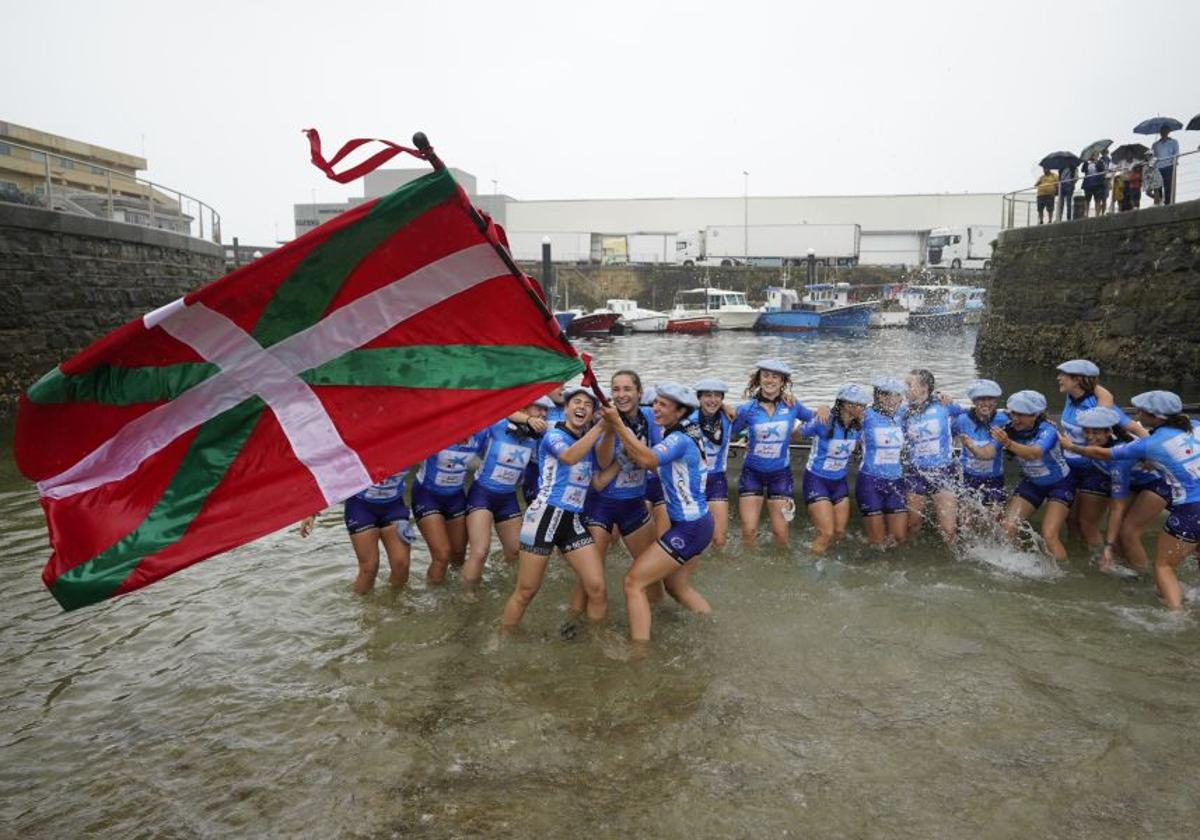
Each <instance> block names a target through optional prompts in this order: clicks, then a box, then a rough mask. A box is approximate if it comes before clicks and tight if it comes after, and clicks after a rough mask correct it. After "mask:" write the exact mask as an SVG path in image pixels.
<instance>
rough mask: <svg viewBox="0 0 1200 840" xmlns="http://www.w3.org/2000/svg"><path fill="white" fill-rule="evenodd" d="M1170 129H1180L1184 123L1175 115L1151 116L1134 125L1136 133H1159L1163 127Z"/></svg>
mask: <svg viewBox="0 0 1200 840" xmlns="http://www.w3.org/2000/svg"><path fill="white" fill-rule="evenodd" d="M1164 128H1165V129H1167V130H1168V131H1179V129H1181V128H1183V123H1181V122H1180V121H1179V120H1177V119H1175V118H1174V117H1151V118H1150V119H1148V120H1142V121H1141V122H1140V123H1138V124H1137V125H1135V126H1134V127H1133V133H1134V134H1158V132H1160V131H1162V130H1163V129H1164Z"/></svg>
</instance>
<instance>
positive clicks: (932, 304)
mask: <svg viewBox="0 0 1200 840" xmlns="http://www.w3.org/2000/svg"><path fill="white" fill-rule="evenodd" d="M962 288H963V287H961V286H927V287H925V289H924V295H923V297H922V300H921V304H920V305H919V306H917V307H916V308H914V309H913V310H912V311H910V312H909V313H908V328H909V329H910V330H921V331H923V332H954V331H957V330H961V329H962V328H963V324H964V323H966V320H967V307H966V295H965V294H964V293H963V292H962V291H961V290H962Z"/></svg>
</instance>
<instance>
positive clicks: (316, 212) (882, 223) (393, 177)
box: [295, 169, 1001, 266]
mask: <svg viewBox="0 0 1200 840" xmlns="http://www.w3.org/2000/svg"><path fill="white" fill-rule="evenodd" d="M428 171H429V170H428V169H381V170H377V171H376V172H372V173H370V174H369V175H367V176H366V178H365V179H364V190H363V191H364V198H362V199H350V200H349V201H348V202H346V203H345V204H342V205H331V204H322V205H312V204H297V205H295V220H296V234H297V235H300V234H302V233H304V232H306V231H307V230H308V229H310V228H311V227H312V226H313V225H314V224H317V223H320V222H323V221H325V220H326V218H328V216H329V215H331V214H334V213H336V212H340V210H345V209H346V208H348V207H351V206H353V205H354V204H357V203H359V202H361V201H363V200H365V199H369V198H374V197H377V196H380V195H384V194H385V193H387V192H389V191H391V190H392V189H395V188H396V187H397V186H400V185H401V184H403V183H405V182H407V181H409V180H411V179H413V178H415V177H418V176H420V175H422V174H425V173H426V172H428ZM452 171H453V173H454V175H455V178H456V179H457V180H458V182H459V183H460V184H462V186H463V188H464V189H465V190H466V192H467V194H468V195H470V196H471V199H472V201H474V202H475V204H476V205H477V206H479V207H481V208H483V209H484V210H486V211H487V212H488V213H490V214H491V215H492V216H493V217H494V218H495V219H496V221H497V222H499V223H500V224H502V225H504V227H505V229H506V230H507V231H508V234H509V241H510V243H511V245H512V249H513V255H514V256H515V257H516V258H517V259H521V260H536V259H540V258H541V242H542V239H543V238H544V237H547V236H552V237H553V239H554V241H556V242H559V243H562V242H564V241H566V242H579V243H580V244H579V246H578V247H577V248H573V247H570V246H568V247H565V248H564V247H563V246H562V245H561V244H560V245H559V246H557V247H556V252H555V253H554V255H553V256H554V259H555V261H565V262H577V261H588V260H589V259H596V258H597V254H596V246H595V244H594V243H595V242H597V241H599V239H600V238H601V237H625V239H626V241H627V255H628V259H629V260H630V261H631V262H658V263H661V262H672V261H673V260H674V255H675V237H676V235H677V234H679V233H681V232H683V231H689V230H691V231H696V230H701V229H703V228H706V227H709V226H713V225H747V224H748V225H791V224H813V225H818V224H819V225H853V224H856V225H859V227H860V228H861V239H860V244H859V262H860V263H861V264H864V265H905V266H913V265H919V264H921V263H922V262H923V261H924V253H925V240H926V237H927V236H928V235H929V231H930V230H931V229H933V228H936V227H960V226H967V225H995V224H998V223H999V221H1000V210H1001V197H1000V194H999V193H961V194H927V195H836V196H749V197H748V198H747V197H742V196H731V197H727V198H620V199H571V200H554V201H521V200H518V199H516V198H513V197H512V196H507V195H478V194H477V193H476V186H475V185H476V181H475V178H474V176H472V175H471V174H470V173H467V172H461V171H458V170H452ZM562 234H574V235H575V236H568V237H564V236H562ZM589 243H591V245H590V246H589Z"/></svg>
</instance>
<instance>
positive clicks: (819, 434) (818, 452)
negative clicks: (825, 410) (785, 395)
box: [801, 417, 862, 481]
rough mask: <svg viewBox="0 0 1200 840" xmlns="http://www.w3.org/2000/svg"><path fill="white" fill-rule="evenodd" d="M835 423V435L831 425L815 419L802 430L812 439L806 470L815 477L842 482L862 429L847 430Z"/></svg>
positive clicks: (831, 419) (831, 421)
mask: <svg viewBox="0 0 1200 840" xmlns="http://www.w3.org/2000/svg"><path fill="white" fill-rule="evenodd" d="M829 422H830V423H833V435H832V436H830V434H829V425H828V424H826V423H822V422H821V421H820V420H818V419H817V418H815V417H814V418H813V419H812V420H809V421H808V422H807V423H805V424H804V428H803V429H802V430H801V431H802V433H803V434H804V436H805V437H807V438H811V439H812V449H811V450H809V453H808V463H807V464H806V465H805V467H804V468H805V469H806V470H808V471H809V472H810V473H812V474H813V475H818V476H820V477H821V478H828V479H830V480H831V481H840V480H841V479H843V478H845V477H846V471H847V470H848V469H849V467H850V456H851V455H853V454H854V449H855V447H857V446H858V440H859V438H860V437H862V430H861V429H847V428H846V427H845V426H843V425H842V424H841V423H836V422H834V419H833V418H832V417H830V418H829Z"/></svg>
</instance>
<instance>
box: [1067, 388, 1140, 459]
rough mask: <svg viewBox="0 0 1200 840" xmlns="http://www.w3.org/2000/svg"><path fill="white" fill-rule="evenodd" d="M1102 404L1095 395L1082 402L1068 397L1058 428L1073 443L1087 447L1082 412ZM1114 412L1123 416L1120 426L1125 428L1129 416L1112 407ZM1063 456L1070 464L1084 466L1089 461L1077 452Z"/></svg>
mask: <svg viewBox="0 0 1200 840" xmlns="http://www.w3.org/2000/svg"><path fill="white" fill-rule="evenodd" d="M1099 404H1100V401H1099V400H1098V399H1096V395H1095V394H1084V395H1083V398H1082V399H1080V400H1074V399H1071V397H1067V401H1066V403H1065V404H1064V405H1063V410H1062V416H1061V417H1059V419H1058V427H1059V428H1060V429H1062V433H1063V434H1064V435H1066V436H1067V437H1069V438H1070V439H1071V443H1074V444H1077V445H1079V446H1087V438H1085V437H1084V435H1083V426H1080V425H1079V421H1078V419H1077V418H1078V417H1079V413H1080V412H1081V411H1087V410H1088V409H1089V408H1095V407H1096V406H1098V405H1099ZM1112 409H1113V411H1115V412H1117V414H1119V415H1120V416H1121V422H1120V423H1118V425H1119V426H1122V427H1123V426H1125V425H1126V424H1128V423H1129V415H1128V414H1126V413H1125V412H1124V411H1122V410H1121V409H1119V408H1117V407H1116V406H1112ZM1063 455H1064V456H1065V457H1066V459H1067V463H1068V464H1078V465H1080V466H1082V465H1083V462H1084V461H1087V460H1088V459H1087V458H1085V457H1084V456H1082V455H1080V454H1078V453H1077V452H1064V453H1063Z"/></svg>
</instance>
